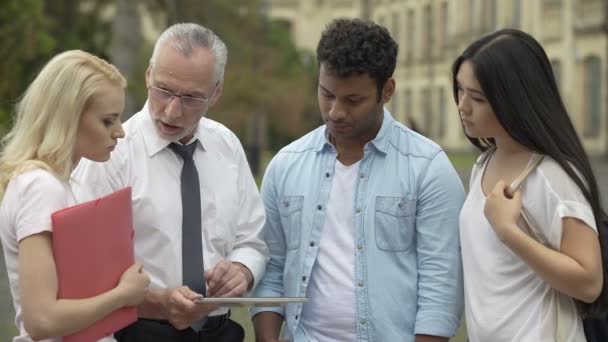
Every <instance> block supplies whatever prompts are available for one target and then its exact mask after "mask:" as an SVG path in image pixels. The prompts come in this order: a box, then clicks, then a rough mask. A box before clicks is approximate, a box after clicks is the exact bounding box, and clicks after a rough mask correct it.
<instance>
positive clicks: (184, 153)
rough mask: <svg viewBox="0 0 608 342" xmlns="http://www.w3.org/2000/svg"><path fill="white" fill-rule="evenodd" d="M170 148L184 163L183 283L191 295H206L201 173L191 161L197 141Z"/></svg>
mask: <svg viewBox="0 0 608 342" xmlns="http://www.w3.org/2000/svg"><path fill="white" fill-rule="evenodd" d="M169 148H171V149H172V150H173V151H174V152H175V153H177V155H179V156H180V157H182V159H183V160H184V166H183V167H182V174H181V188H182V277H183V283H184V285H186V286H188V287H189V288H190V289H192V291H195V292H198V293H201V294H202V295H206V292H207V291H206V290H207V289H206V286H205V279H204V277H203V269H204V267H203V246H202V243H203V240H202V238H201V234H202V232H201V230H202V229H201V228H202V226H201V192H200V184H199V181H198V172H197V171H196V166H195V165H194V160H193V159H192V155H193V154H194V150H195V149H196V141H195V142H194V143H192V144H190V145H179V144H175V143H172V144H170V145H169Z"/></svg>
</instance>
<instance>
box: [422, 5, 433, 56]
mask: <svg viewBox="0 0 608 342" xmlns="http://www.w3.org/2000/svg"><path fill="white" fill-rule="evenodd" d="M424 25H425V26H426V27H425V31H426V37H424V38H425V39H424V40H425V42H424V56H425V59H426V60H427V62H428V61H429V60H428V58H430V57H431V51H432V50H433V38H434V35H433V12H432V8H431V5H430V4H429V5H426V6H424Z"/></svg>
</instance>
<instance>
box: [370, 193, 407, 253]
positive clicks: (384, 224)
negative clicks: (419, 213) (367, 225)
mask: <svg viewBox="0 0 608 342" xmlns="http://www.w3.org/2000/svg"><path fill="white" fill-rule="evenodd" d="M415 213H416V201H415V200H414V199H407V198H403V197H385V196H377V197H376V212H375V214H374V232H375V234H376V245H377V246H378V248H379V249H381V250H385V251H391V252H403V251H406V250H408V249H409V248H410V247H411V245H412V243H413V240H414V234H415V232H414V231H415V229H414V228H415V227H414V225H415V215H414V214H415Z"/></svg>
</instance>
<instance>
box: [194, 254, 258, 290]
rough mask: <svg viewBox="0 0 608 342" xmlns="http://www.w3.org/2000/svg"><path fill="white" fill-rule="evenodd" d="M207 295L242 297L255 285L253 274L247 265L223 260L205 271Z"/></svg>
mask: <svg viewBox="0 0 608 342" xmlns="http://www.w3.org/2000/svg"><path fill="white" fill-rule="evenodd" d="M205 280H206V282H207V284H208V286H209V287H208V288H207V297H241V296H243V295H244V294H245V293H246V292H247V290H249V289H250V288H251V286H252V285H253V274H251V271H250V270H249V269H248V268H247V267H245V265H243V264H241V263H238V262H232V261H229V260H222V261H220V262H219V263H217V265H215V267H213V268H212V269H210V270H208V271H207V272H205Z"/></svg>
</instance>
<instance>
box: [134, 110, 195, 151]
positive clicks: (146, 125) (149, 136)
mask: <svg viewBox="0 0 608 342" xmlns="http://www.w3.org/2000/svg"><path fill="white" fill-rule="evenodd" d="M142 112H143V113H142V114H143V129H142V132H141V134H142V135H143V138H144V145H145V147H146V152H147V153H148V157H152V156H154V155H155V154H157V153H158V152H160V151H162V150H163V149H164V148H166V147H167V146H169V144H171V143H172V142H173V141H171V140H169V139H167V138H164V137H162V136H160V134H158V132H157V131H156V126H155V125H154V122H153V121H152V117H151V116H150V110H149V106H148V101H146V103H145V104H144V107H143V109H142ZM204 120H206V119H205V118H204V117H203V118H202V119H201V120H200V121H199V123H198V126H197V127H196V129H195V130H194V135H193V137H192V140H190V141H189V142H188V144H189V143H191V142H192V141H194V140H195V139H196V141H197V142H198V144H200V146H201V148H202V149H203V151H205V146H206V144H205V142H204V139H205V134H202V131H203V129H204V125H205V122H204ZM186 145H187V144H186Z"/></svg>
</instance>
